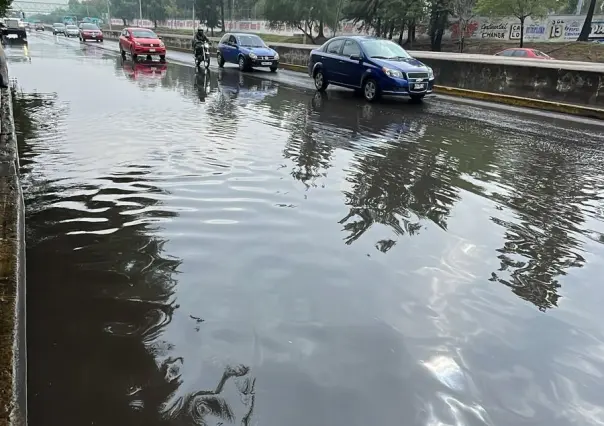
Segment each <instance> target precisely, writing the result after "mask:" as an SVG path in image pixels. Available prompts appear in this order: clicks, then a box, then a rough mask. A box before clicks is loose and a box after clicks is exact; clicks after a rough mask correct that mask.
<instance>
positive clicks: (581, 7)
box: [575, 0, 583, 15]
mask: <svg viewBox="0 0 604 426" xmlns="http://www.w3.org/2000/svg"><path fill="white" fill-rule="evenodd" d="M581 9H583V0H579V1H578V2H577V10H576V12H575V15H580V14H581Z"/></svg>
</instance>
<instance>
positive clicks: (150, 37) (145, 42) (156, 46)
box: [119, 28, 166, 62]
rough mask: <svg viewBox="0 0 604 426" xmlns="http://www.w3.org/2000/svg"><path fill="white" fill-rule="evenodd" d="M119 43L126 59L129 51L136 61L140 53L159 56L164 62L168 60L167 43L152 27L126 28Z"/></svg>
mask: <svg viewBox="0 0 604 426" xmlns="http://www.w3.org/2000/svg"><path fill="white" fill-rule="evenodd" d="M119 43H120V53H121V54H122V58H124V59H125V58H126V52H128V53H130V56H132V60H133V61H136V58H137V57H138V56H139V55H144V56H159V60H160V61H162V62H163V61H165V60H166V45H165V44H164V42H163V41H161V40H160V39H159V37H158V36H157V34H155V33H154V32H153V31H151V30H150V29H147V28H124V29H123V30H122V34H121V35H120V41H119Z"/></svg>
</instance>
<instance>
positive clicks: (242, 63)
mask: <svg viewBox="0 0 604 426" xmlns="http://www.w3.org/2000/svg"><path fill="white" fill-rule="evenodd" d="M246 69H247V64H246V63H245V58H244V57H243V56H240V57H239V71H245V70H246Z"/></svg>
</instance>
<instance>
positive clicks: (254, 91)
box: [217, 69, 278, 106]
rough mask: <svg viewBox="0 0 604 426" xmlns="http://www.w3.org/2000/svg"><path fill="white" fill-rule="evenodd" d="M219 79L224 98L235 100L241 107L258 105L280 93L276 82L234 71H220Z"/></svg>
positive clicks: (219, 86)
mask: <svg viewBox="0 0 604 426" xmlns="http://www.w3.org/2000/svg"><path fill="white" fill-rule="evenodd" d="M217 78H218V88H219V90H220V92H221V94H222V96H224V97H227V98H229V99H232V100H235V101H234V102H236V104H237V105H239V106H247V105H250V104H254V103H258V102H261V101H263V100H264V99H266V98H267V97H270V96H275V95H277V93H278V86H277V84H276V83H275V82H273V81H271V80H263V79H261V78H258V77H253V76H251V75H249V74H245V73H241V72H238V71H236V70H233V69H220V70H219V71H218V73H217Z"/></svg>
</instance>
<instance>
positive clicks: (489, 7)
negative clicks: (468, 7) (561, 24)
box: [477, 0, 558, 47]
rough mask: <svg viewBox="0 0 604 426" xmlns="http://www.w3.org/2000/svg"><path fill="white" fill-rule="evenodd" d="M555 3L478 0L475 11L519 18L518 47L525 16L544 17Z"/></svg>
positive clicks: (548, 1) (549, 1)
mask: <svg viewBox="0 0 604 426" xmlns="http://www.w3.org/2000/svg"><path fill="white" fill-rule="evenodd" d="M557 5H558V2H557V0H478V2H477V11H478V13H480V14H486V15H492V16H502V17H503V16H515V17H516V18H518V19H519V20H520V47H522V46H523V45H524V21H525V20H526V18H529V17H530V18H542V17H545V16H546V15H547V14H548V12H549V11H550V10H552V9H555V8H556V6H557Z"/></svg>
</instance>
